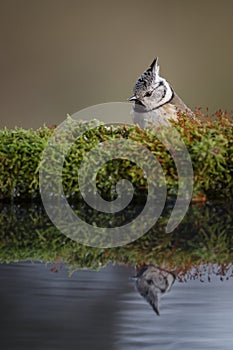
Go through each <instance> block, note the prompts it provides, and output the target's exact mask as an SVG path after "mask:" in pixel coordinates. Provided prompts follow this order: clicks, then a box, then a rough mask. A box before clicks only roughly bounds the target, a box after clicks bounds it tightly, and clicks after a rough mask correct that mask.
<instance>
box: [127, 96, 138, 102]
mask: <svg viewBox="0 0 233 350" xmlns="http://www.w3.org/2000/svg"><path fill="white" fill-rule="evenodd" d="M135 100H137V97H136V96H134V95H133V96H131V97H130V98H128V101H135Z"/></svg>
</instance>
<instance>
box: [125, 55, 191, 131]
mask: <svg viewBox="0 0 233 350" xmlns="http://www.w3.org/2000/svg"><path fill="white" fill-rule="evenodd" d="M129 101H134V102H135V106H134V109H133V113H132V114H133V119H134V122H135V123H138V124H139V125H140V126H141V127H145V125H144V124H145V123H144V124H143V120H144V122H145V121H147V122H148V121H149V122H150V123H152V124H155V125H160V124H164V125H169V120H171V119H173V120H177V113H178V112H180V113H185V115H187V116H188V117H190V118H195V116H194V113H193V112H192V111H191V110H190V108H188V107H187V106H186V105H185V103H184V102H183V101H182V100H181V99H180V97H179V96H178V95H177V94H176V93H175V92H174V90H173V88H172V87H171V85H170V84H169V83H168V82H167V81H166V80H165V79H164V78H161V77H160V76H159V66H158V59H157V58H156V59H154V61H153V62H152V64H151V65H150V67H149V68H148V69H147V70H146V71H145V72H144V73H143V74H142V75H141V77H140V78H139V79H138V80H137V82H136V84H135V86H134V94H133V96H131V97H130V98H129Z"/></svg>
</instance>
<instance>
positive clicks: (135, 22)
mask: <svg viewBox="0 0 233 350" xmlns="http://www.w3.org/2000/svg"><path fill="white" fill-rule="evenodd" d="M0 5H1V10H0V42H1V50H0V61H1V62H0V69H1V78H0V115H1V118H0V127H3V126H8V127H14V126H15V125H17V126H22V127H25V128H30V127H33V128H38V127H40V126H42V125H43V124H44V123H46V124H47V125H49V124H53V123H55V124H59V123H60V122H62V121H63V120H64V118H65V115H66V113H70V114H72V113H75V112H77V111H78V110H80V109H82V108H84V107H87V106H91V105H93V104H97V103H102V102H110V101H126V99H127V98H128V97H129V96H130V95H131V92H132V88H133V85H134V83H135V81H136V79H137V78H138V76H139V75H140V74H141V73H142V71H143V70H144V69H145V68H146V67H147V66H148V65H149V64H150V63H151V61H152V60H153V58H154V56H159V62H160V66H161V73H162V75H163V76H164V77H166V78H167V79H168V80H169V82H170V83H171V84H172V85H173V87H174V88H175V90H176V92H177V93H178V94H179V95H180V96H181V97H182V98H183V100H184V101H185V102H186V104H188V105H189V106H190V107H192V108H194V107H195V106H199V105H201V106H203V107H207V106H208V107H209V109H210V111H212V112H213V111H215V110H217V109H219V108H222V109H228V110H232V86H233V69H232V62H233V24H232V23H233V1H232V0H222V1H219V0H204V1H201V0H195V1H192V0H170V1H168V0H167V1H162V0H160V1H158V0H154V1H150V0H149V1H145V2H144V1H138V0H135V1H120V0H118V1H114V2H112V1H96V2H94V1H92V2H90V1H87V0H86V1H79V0H40V1H39V0H1V1H0Z"/></svg>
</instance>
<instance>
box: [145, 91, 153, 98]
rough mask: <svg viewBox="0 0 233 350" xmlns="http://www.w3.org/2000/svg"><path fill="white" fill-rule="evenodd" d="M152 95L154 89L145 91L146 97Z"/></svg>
mask: <svg viewBox="0 0 233 350" xmlns="http://www.w3.org/2000/svg"><path fill="white" fill-rule="evenodd" d="M151 95H152V91H147V92H146V93H145V95H144V96H145V97H150V96H151Z"/></svg>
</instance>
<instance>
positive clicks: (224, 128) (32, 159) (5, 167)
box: [0, 112, 233, 199]
mask: <svg viewBox="0 0 233 350" xmlns="http://www.w3.org/2000/svg"><path fill="white" fill-rule="evenodd" d="M216 117H217V118H216V119H215V121H212V122H210V121H207V120H205V122H201V123H199V124H197V123H195V122H192V121H190V120H187V119H186V118H185V117H183V116H181V117H180V120H179V122H178V123H176V124H174V128H176V130H178V131H179V133H180V135H181V137H182V139H183V141H184V142H185V144H186V146H187V149H188V151H189V153H190V156H191V159H192V163H193V168H194V192H195V194H197V193H199V192H202V193H204V194H206V195H207V197H209V198H210V197H215V198H216V197H223V196H224V197H225V196H231V195H232V189H233V163H232V158H233V138H232V135H233V123H232V117H231V116H229V115H227V114H226V113H221V112H218V113H217V115H216ZM227 117H228V118H227ZM81 127H82V126H81V125H80V123H76V124H75V125H74V127H73V129H72V131H73V134H72V135H69V136H70V137H71V139H72V140H75V139H76V137H75V135H76V134H77V128H81ZM53 133H54V130H51V129H49V128H46V127H45V128H43V129H39V130H38V131H33V130H23V129H15V130H7V129H4V130H0V139H1V143H0V160H1V161H0V196H1V197H4V198H19V199H20V198H25V197H27V198H28V197H35V196H38V195H39V183H38V170H39V168H40V166H41V164H40V157H41V154H42V151H43V149H44V148H45V145H46V142H47V140H48V138H49V137H50V136H51V135H53ZM119 138H123V139H131V140H135V141H136V142H138V143H140V144H142V145H143V146H145V147H146V148H148V149H149V150H150V151H151V152H152V154H154V155H155V156H156V158H157V159H158V160H159V161H160V163H161V165H162V168H163V171H164V173H165V175H166V183H167V190H168V195H170V196H174V195H176V192H177V183H178V181H177V172H176V167H175V163H174V161H173V159H172V158H171V156H170V155H169V153H168V151H166V150H165V149H164V146H163V145H162V144H161V143H160V142H159V140H158V139H156V137H155V136H154V135H153V133H152V132H151V131H145V130H141V129H140V128H138V127H137V126H136V127H135V126H124V127H123V126H118V127H114V128H113V127H105V126H103V125H101V126H99V127H98V128H94V129H92V130H89V131H88V132H87V133H86V134H85V136H82V137H81V138H79V139H78V140H76V141H75V143H74V144H73V145H72V147H71V149H70V152H69V153H68V155H67V157H66V159H65V162H64V168H63V186H64V191H65V193H66V194H67V195H71V194H72V195H79V187H78V171H77V169H78V168H79V165H80V163H81V161H82V159H83V157H84V155H85V154H87V153H88V152H89V151H90V150H91V149H92V148H93V147H94V146H97V145H99V143H100V142H103V141H106V140H112V139H119ZM65 142H66V141H65ZM58 143H59V140H58ZM132 155H133V150H132ZM137 156H139V155H138V154H137ZM141 157H142V158H144V157H145V155H144V153H143V152H142V154H141ZM45 170H46V169H45ZM53 177H54V174H52V175H51V174H49V171H48V173H47V178H48V181H49V180H51V181H52V180H53ZM122 178H126V179H129V180H130V181H131V182H132V184H133V185H134V187H135V188H139V189H140V188H146V186H147V179H146V178H145V177H144V174H143V172H142V170H141V169H140V168H139V167H138V166H137V165H136V164H134V163H133V162H131V161H130V160H113V161H109V162H107V163H106V164H105V165H104V166H103V167H102V168H101V169H100V171H99V173H98V176H97V187H98V189H99V190H100V191H101V192H102V195H103V196H105V197H106V196H109V194H111V193H112V188H113V185H115V184H116V183H117V182H118V180H119V179H122ZM157 181H158V179H157Z"/></svg>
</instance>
